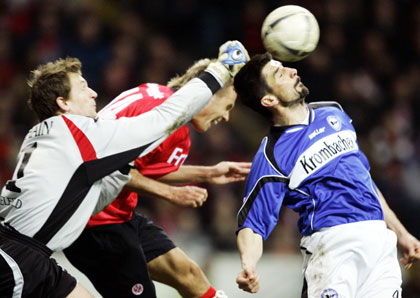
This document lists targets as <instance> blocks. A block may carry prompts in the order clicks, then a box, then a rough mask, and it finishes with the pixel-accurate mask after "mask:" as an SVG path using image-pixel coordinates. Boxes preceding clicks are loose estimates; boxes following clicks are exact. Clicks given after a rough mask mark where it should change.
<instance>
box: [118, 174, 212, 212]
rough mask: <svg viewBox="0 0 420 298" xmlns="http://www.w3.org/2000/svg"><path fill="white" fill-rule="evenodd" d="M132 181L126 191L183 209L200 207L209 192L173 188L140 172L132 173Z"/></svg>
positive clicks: (184, 187) (203, 189) (183, 187)
mask: <svg viewBox="0 0 420 298" xmlns="http://www.w3.org/2000/svg"><path fill="white" fill-rule="evenodd" d="M130 175H131V180H130V181H129V182H128V183H127V184H126V189H128V190H131V191H134V192H137V193H138V194H140V195H145V196H148V197H153V198H158V199H164V200H167V201H169V202H171V203H173V204H175V205H178V206H183V207H200V206H202V205H203V203H204V202H205V201H206V200H207V190H206V189H205V188H201V187H196V186H172V185H168V184H166V183H162V182H159V181H156V180H154V179H150V178H148V177H146V176H143V175H142V174H141V173H140V172H139V171H138V170H136V169H132V170H131V171H130Z"/></svg>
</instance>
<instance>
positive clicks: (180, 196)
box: [168, 186, 208, 208]
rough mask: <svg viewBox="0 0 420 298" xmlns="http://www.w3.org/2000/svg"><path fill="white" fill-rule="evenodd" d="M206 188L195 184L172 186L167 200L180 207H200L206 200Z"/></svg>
mask: <svg viewBox="0 0 420 298" xmlns="http://www.w3.org/2000/svg"><path fill="white" fill-rule="evenodd" d="M207 196H208V194H207V189H205V188H202V187H197V186H172V190H171V197H170V198H168V199H169V201H170V202H171V203H173V204H175V205H178V206H181V207H194V208H196V207H201V206H203V204H204V202H205V201H206V200H207Z"/></svg>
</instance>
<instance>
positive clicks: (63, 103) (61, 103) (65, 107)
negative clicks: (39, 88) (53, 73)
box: [55, 96, 70, 113]
mask: <svg viewBox="0 0 420 298" xmlns="http://www.w3.org/2000/svg"><path fill="white" fill-rule="evenodd" d="M55 102H56V103H57V106H58V107H59V108H60V112H62V113H66V112H68V111H69V110H70V106H69V104H68V103H67V100H65V99H64V97H61V96H59V97H57V98H56V99H55Z"/></svg>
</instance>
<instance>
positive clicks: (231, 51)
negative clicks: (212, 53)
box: [217, 40, 249, 77]
mask: <svg viewBox="0 0 420 298" xmlns="http://www.w3.org/2000/svg"><path fill="white" fill-rule="evenodd" d="M217 60H218V61H219V62H220V63H222V64H223V66H225V67H226V68H227V69H228V71H229V74H230V75H231V76H232V77H234V76H235V75H236V74H237V73H238V71H239V70H240V69H241V68H242V66H244V65H245V63H246V62H248V61H249V55H248V51H247V50H246V49H245V47H244V46H243V45H242V43H241V42H240V41H237V40H229V41H227V42H225V43H224V44H222V45H221V46H220V48H219V57H218V59H217Z"/></svg>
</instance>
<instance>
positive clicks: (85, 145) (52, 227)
mask: <svg viewBox="0 0 420 298" xmlns="http://www.w3.org/2000/svg"><path fill="white" fill-rule="evenodd" d="M207 79H208V76H207ZM211 79H213V80H214V78H213V77H211ZM205 81H206V80H201V79H198V78H196V79H193V80H191V81H190V82H189V83H188V84H187V85H185V86H184V87H183V88H181V89H180V90H179V91H178V92H176V93H175V94H174V95H173V96H171V98H169V99H168V100H167V101H166V102H165V103H163V104H162V105H160V106H158V107H156V108H155V109H153V110H151V111H149V112H147V113H144V114H142V115H140V116H137V117H130V118H120V119H118V120H101V119H99V120H94V119H92V118H88V117H84V116H78V115H70V114H65V115H60V116H55V117H51V118H48V119H46V120H44V121H42V122H41V123H39V124H38V125H36V126H34V127H33V128H32V129H31V130H30V131H29V132H28V134H27V135H26V137H25V139H24V141H23V144H22V147H21V149H20V153H19V156H18V164H17V167H16V170H15V172H14V174H13V178H12V179H13V180H9V181H8V182H7V184H6V185H5V186H4V187H3V189H2V192H1V200H0V217H3V218H4V221H5V222H6V223H8V224H10V225H11V226H12V227H13V228H15V229H16V230H17V231H18V232H20V233H22V234H24V235H27V236H29V237H33V238H34V239H37V240H39V241H41V242H42V243H43V244H45V245H46V246H48V247H49V248H50V249H51V250H53V251H54V250H62V249H64V248H66V247H68V246H69V245H70V244H71V243H72V242H73V241H74V240H75V239H77V237H78V236H79V235H80V233H81V232H82V230H83V229H84V227H85V226H86V223H87V221H88V219H89V218H90V216H91V215H92V213H93V212H97V211H100V209H101V208H103V207H105V206H106V205H107V204H109V203H111V202H112V200H113V199H114V198H115V197H117V195H118V193H119V192H120V191H121V189H122V187H123V185H124V184H125V183H126V182H127V181H128V179H129V177H128V176H127V175H123V174H122V173H121V172H120V171H119V170H120V169H122V168H124V167H125V166H126V165H127V164H128V163H129V162H130V161H132V160H134V159H136V158H137V157H139V156H143V155H145V154H147V153H148V152H150V151H151V150H153V149H154V148H155V147H156V146H157V145H159V144H160V143H161V142H162V141H163V140H164V139H165V138H166V137H167V136H168V135H169V134H170V133H171V132H173V131H174V130H176V129H177V128H178V127H180V126H181V125H183V124H185V123H186V122H188V121H189V120H190V119H191V118H192V116H193V115H194V114H196V113H197V112H198V111H200V110H201V109H202V108H203V107H204V106H205V105H206V104H207V102H208V101H209V100H210V99H211V97H212V90H213V91H215V90H214V85H213V86H212V87H213V88H212V90H210V89H209V87H208V82H205ZM126 173H128V171H127V172H126ZM110 174H111V175H110ZM104 177H105V178H104ZM98 201H99V202H100V204H98V205H100V206H99V208H98V206H97V203H98Z"/></svg>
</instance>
